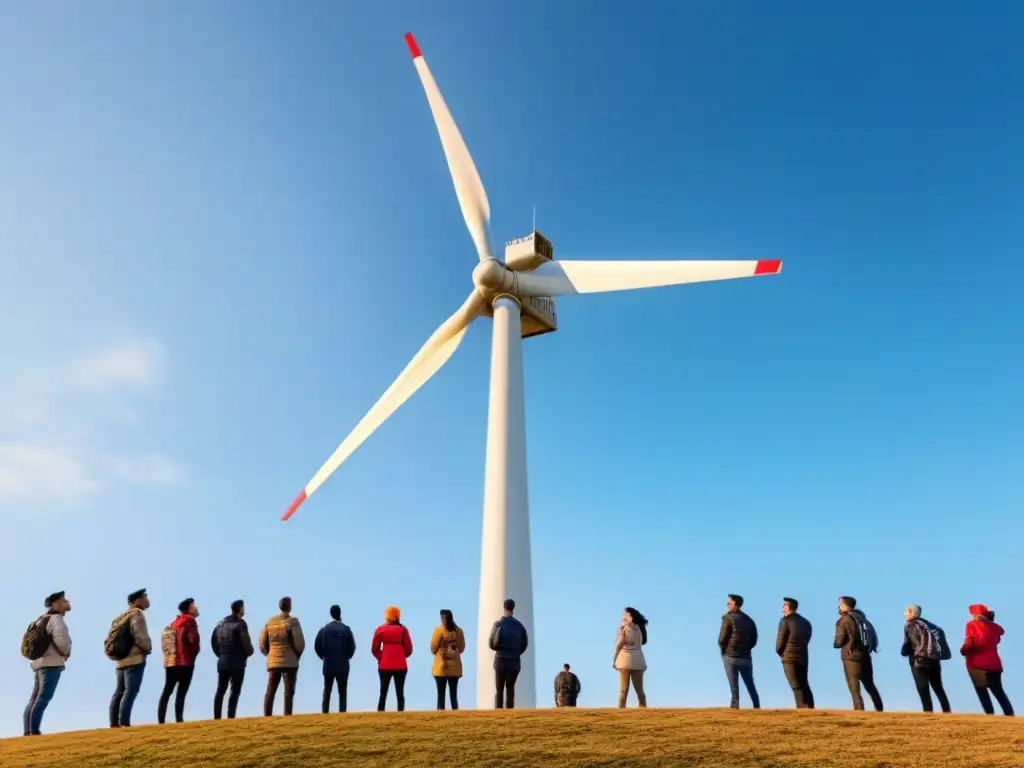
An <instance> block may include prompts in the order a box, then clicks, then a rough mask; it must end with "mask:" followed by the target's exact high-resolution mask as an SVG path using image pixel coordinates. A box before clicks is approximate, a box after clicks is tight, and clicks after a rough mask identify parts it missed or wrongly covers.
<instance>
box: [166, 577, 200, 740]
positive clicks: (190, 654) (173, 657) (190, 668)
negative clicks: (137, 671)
mask: <svg viewBox="0 0 1024 768" xmlns="http://www.w3.org/2000/svg"><path fill="white" fill-rule="evenodd" d="M198 616H199V606H197V605H196V601H195V600H193V599H192V598H191V597H187V598H185V599H184V600H182V601H181V602H180V603H178V616H177V618H175V619H174V621H172V622H171V624H170V626H168V627H167V629H165V630H164V632H163V633H162V635H161V646H162V647H161V650H162V651H163V655H164V690H163V692H162V693H161V694H160V700H159V701H158V702H157V705H156V721H157V722H158V723H160V724H161V725H163V723H164V720H165V719H166V718H167V704H168V703H169V702H170V700H171V694H172V693H174V689H175V688H177V689H178V692H177V695H176V696H175V697H174V721H175V722H176V723H182V722H184V721H185V697H186V696H188V689H189V686H191V685H192V675H193V673H194V672H195V671H196V656H198V655H199V626H198V625H197V624H196V618H197V617H198ZM165 637H166V639H167V643H164V642H163V641H164V638H165Z"/></svg>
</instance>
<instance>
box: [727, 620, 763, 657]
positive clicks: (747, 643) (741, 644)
mask: <svg viewBox="0 0 1024 768" xmlns="http://www.w3.org/2000/svg"><path fill="white" fill-rule="evenodd" d="M755 645H757V625H756V624H755V623H754V620H753V619H752V618H750V617H749V616H747V614H745V613H744V612H743V611H736V613H727V614H725V615H724V616H723V617H722V628H721V629H720V630H719V631H718V648H719V650H721V652H722V656H724V657H726V658H729V659H749V658H750V651H751V650H752V649H753V648H754V646H755Z"/></svg>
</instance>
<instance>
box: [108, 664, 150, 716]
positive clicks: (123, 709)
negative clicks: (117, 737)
mask: <svg viewBox="0 0 1024 768" xmlns="http://www.w3.org/2000/svg"><path fill="white" fill-rule="evenodd" d="M145 673H146V662H145V661H143V662H142V663H141V664H136V665H135V666H133V667H121V668H120V669H118V670H117V672H116V674H117V686H116V687H115V688H114V695H113V696H111V697H110V727H111V728H127V727H128V726H130V725H131V724H132V705H134V704H135V697H136V696H138V695H139V689H140V688H142V677H143V675H145Z"/></svg>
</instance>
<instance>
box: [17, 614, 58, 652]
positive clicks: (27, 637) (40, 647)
mask: <svg viewBox="0 0 1024 768" xmlns="http://www.w3.org/2000/svg"><path fill="white" fill-rule="evenodd" d="M49 623H50V614H45V615H43V616H40V617H39V618H38V619H36V620H35V621H33V622H32V623H31V624H29V625H28V629H26V630H25V634H24V635H22V636H21V655H22V656H24V657H25V658H26V659H28V660H29V661H35V660H36V659H41V658H42V657H43V656H44V655H45V654H46V652H47V651H48V650H49V648H50V642H51V640H52V639H51V637H50V633H49V631H48V629H47V627H48V626H49Z"/></svg>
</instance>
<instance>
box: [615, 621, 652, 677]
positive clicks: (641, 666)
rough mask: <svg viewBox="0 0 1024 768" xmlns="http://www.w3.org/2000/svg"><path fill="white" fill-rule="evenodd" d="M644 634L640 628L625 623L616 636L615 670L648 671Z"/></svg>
mask: <svg viewBox="0 0 1024 768" xmlns="http://www.w3.org/2000/svg"><path fill="white" fill-rule="evenodd" d="M643 639H644V636H643V632H641V631H640V627H638V626H637V625H636V624H632V623H630V622H623V624H622V626H621V627H619V631H618V634H617V635H616V636H615V664H614V666H615V668H616V669H619V670H630V671H633V672H642V671H644V670H645V669H647V659H646V658H645V657H644V649H643Z"/></svg>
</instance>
